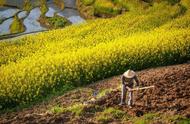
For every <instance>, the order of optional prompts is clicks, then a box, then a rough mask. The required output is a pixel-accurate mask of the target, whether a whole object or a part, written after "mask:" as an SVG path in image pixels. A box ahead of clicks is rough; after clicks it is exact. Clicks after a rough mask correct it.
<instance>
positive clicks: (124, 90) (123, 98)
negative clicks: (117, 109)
mask: <svg viewBox="0 0 190 124" xmlns="http://www.w3.org/2000/svg"><path fill="white" fill-rule="evenodd" d="M126 95H127V88H126V86H125V85H124V84H122V87H121V103H120V104H126ZM127 104H128V105H129V106H131V105H133V91H128V102H127Z"/></svg>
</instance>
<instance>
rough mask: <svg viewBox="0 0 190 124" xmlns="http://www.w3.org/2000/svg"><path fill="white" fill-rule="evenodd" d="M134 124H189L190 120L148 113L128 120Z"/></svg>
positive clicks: (177, 116) (176, 116)
mask: <svg viewBox="0 0 190 124" xmlns="http://www.w3.org/2000/svg"><path fill="white" fill-rule="evenodd" d="M129 120H130V121H131V122H132V123H134V124H154V123H163V124H189V123H190V119H188V118H185V117H182V116H180V115H168V114H158V113H148V114H145V115H143V116H142V117H131V118H130V119H129Z"/></svg>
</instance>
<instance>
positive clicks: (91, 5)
mask: <svg viewBox="0 0 190 124" xmlns="http://www.w3.org/2000/svg"><path fill="white" fill-rule="evenodd" d="M77 1H78V2H77V3H78V8H79V11H80V12H81V14H82V15H83V16H84V17H86V18H94V17H113V16H116V15H119V14H122V13H124V12H127V11H132V10H133V11H137V10H136V9H137V8H138V9H140V8H141V9H143V8H147V7H149V6H152V4H154V3H159V2H167V3H168V4H171V5H175V4H176V3H179V2H180V0H77Z"/></svg>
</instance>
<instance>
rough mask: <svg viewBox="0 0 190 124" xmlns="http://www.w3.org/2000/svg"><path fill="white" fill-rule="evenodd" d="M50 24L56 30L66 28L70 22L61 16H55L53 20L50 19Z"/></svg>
mask: <svg viewBox="0 0 190 124" xmlns="http://www.w3.org/2000/svg"><path fill="white" fill-rule="evenodd" d="M48 22H49V24H50V25H52V26H53V27H54V28H61V27H65V25H66V24H67V23H68V21H67V20H66V19H65V18H63V17H60V16H54V17H52V18H48Z"/></svg>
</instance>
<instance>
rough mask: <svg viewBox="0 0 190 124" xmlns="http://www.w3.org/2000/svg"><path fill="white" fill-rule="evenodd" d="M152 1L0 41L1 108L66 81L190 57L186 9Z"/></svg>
mask: <svg viewBox="0 0 190 124" xmlns="http://www.w3.org/2000/svg"><path fill="white" fill-rule="evenodd" d="M183 7H184V6H183V5H181V6H179V5H177V4H176V5H170V4H166V3H165V2H164V3H158V4H154V5H153V6H152V7H150V8H148V9H147V10H146V11H141V9H139V10H138V9H137V10H138V11H136V12H133V11H131V12H129V13H126V14H124V15H122V16H118V17H116V18H113V19H97V20H95V21H89V22H87V23H85V24H81V25H73V26H70V27H67V28H65V29H58V30H52V31H49V32H44V33H39V34H36V35H35V36H33V35H31V36H25V37H23V38H19V39H16V40H8V41H6V42H4V41H2V42H0V77H1V78H0V87H1V90H0V105H1V106H2V109H5V108H7V107H14V106H17V105H23V104H28V103H32V102H35V101H36V100H39V99H42V98H43V97H46V96H48V95H50V94H52V93H53V92H54V91H56V90H57V89H61V88H64V86H66V85H67V84H69V85H71V86H74V87H77V86H83V85H86V84H89V83H92V82H94V81H97V80H101V79H105V78H107V77H110V76H113V75H118V74H121V73H123V71H125V70H126V69H128V68H131V69H134V70H141V69H145V68H150V67H157V66H164V65H171V64H177V63H183V62H186V61H187V60H189V59H190V51H189V49H190V37H189V32H190V29H189V27H190V21H189V18H190V17H189V10H188V8H187V7H186V9H187V10H186V11H182V10H183Z"/></svg>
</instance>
